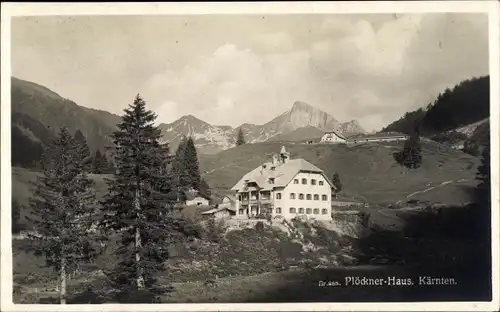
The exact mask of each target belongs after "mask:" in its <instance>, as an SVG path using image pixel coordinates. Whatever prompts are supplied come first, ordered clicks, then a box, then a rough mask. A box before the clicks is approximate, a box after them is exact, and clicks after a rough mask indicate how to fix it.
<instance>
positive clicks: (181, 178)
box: [172, 137, 191, 202]
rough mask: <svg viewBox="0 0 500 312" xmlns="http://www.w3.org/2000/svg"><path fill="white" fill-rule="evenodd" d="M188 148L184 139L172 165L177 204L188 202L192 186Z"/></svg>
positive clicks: (184, 138)
mask: <svg viewBox="0 0 500 312" xmlns="http://www.w3.org/2000/svg"><path fill="white" fill-rule="evenodd" d="M186 147H187V138H186V137H182V139H181V142H180V143H179V146H178V147H177V150H176V152H175V156H174V160H173V164H172V182H173V189H174V192H175V194H176V197H177V202H183V201H185V200H186V193H187V191H188V190H189V188H190V186H191V177H190V176H189V172H188V169H187V168H188V165H187V163H186V156H185V155H186Z"/></svg>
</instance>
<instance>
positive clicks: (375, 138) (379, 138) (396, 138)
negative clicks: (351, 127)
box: [347, 132, 408, 144]
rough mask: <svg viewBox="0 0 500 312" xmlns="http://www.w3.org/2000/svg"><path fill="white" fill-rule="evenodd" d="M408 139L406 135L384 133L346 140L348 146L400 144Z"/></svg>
mask: <svg viewBox="0 0 500 312" xmlns="http://www.w3.org/2000/svg"><path fill="white" fill-rule="evenodd" d="M406 139H408V135H406V134H404V133H398V132H386V133H376V134H367V135H359V136H355V137H351V138H349V139H348V140H347V143H349V144H357V143H370V142H400V141H404V140H406Z"/></svg>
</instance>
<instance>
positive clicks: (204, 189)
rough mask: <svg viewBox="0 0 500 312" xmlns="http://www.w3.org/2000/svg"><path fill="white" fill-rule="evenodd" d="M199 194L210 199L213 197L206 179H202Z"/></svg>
mask: <svg viewBox="0 0 500 312" xmlns="http://www.w3.org/2000/svg"><path fill="white" fill-rule="evenodd" d="M199 194H200V196H202V197H204V198H206V199H210V198H211V197H212V192H211V191H210V186H209V185H208V183H207V181H205V179H201V183H200V190H199Z"/></svg>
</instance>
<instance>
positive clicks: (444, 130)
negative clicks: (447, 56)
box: [381, 76, 490, 154]
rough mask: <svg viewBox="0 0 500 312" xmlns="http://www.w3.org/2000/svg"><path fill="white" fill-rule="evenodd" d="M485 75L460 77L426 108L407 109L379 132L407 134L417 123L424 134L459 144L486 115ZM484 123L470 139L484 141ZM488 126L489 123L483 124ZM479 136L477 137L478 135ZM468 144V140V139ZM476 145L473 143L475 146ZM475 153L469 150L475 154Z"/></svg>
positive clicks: (452, 143) (486, 78) (487, 115)
mask: <svg viewBox="0 0 500 312" xmlns="http://www.w3.org/2000/svg"><path fill="white" fill-rule="evenodd" d="M489 83H490V79H489V76H484V77H479V78H472V79H468V80H464V81H462V82H460V83H459V84H457V85H456V86H454V87H453V89H448V88H447V89H445V90H444V91H443V92H442V93H441V94H439V95H438V97H437V99H436V100H435V101H434V102H433V103H430V104H429V105H428V106H427V107H426V108H419V109H418V110H415V111H412V112H408V113H406V114H405V115H404V116H403V117H401V118H400V119H399V120H396V121H394V122H392V123H391V124H389V125H388V126H386V127H385V128H383V129H382V130H381V132H387V131H398V132H403V133H410V132H411V131H412V130H413V129H414V127H415V125H419V127H420V130H421V131H422V133H423V134H424V135H425V136H428V137H431V138H433V139H436V141H439V142H443V143H444V142H449V143H450V145H452V146H453V145H454V146H463V145H465V144H466V143H465V141H467V140H468V139H470V138H471V136H472V135H473V133H474V131H475V130H476V128H477V127H478V126H480V125H483V124H484V123H485V122H486V121H487V120H488V118H489V115H490V86H489ZM485 127H486V125H484V126H482V128H481V129H482V130H480V131H479V132H477V133H476V135H475V138H474V139H473V141H474V142H480V143H481V144H484V142H487V138H486V137H485V136H484V134H486V131H483V130H485ZM487 127H488V128H489V124H488V126H487ZM480 135H483V136H482V137H481V138H480V137H478V136H480ZM469 143H470V142H469ZM477 148H480V146H476V149H477ZM475 153H476V152H473V154H475Z"/></svg>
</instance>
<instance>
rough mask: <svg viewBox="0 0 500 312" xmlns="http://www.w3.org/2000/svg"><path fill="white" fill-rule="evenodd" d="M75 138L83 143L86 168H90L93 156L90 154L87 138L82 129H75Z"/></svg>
mask: <svg viewBox="0 0 500 312" xmlns="http://www.w3.org/2000/svg"><path fill="white" fill-rule="evenodd" d="M74 138H75V140H76V142H78V143H79V144H80V145H81V148H82V153H83V154H84V155H85V159H83V163H84V167H85V169H86V170H90V167H89V166H92V156H91V155H90V149H89V146H88V144H87V139H86V138H85V136H84V135H83V133H82V132H81V131H80V130H76V131H75V136H74Z"/></svg>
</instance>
